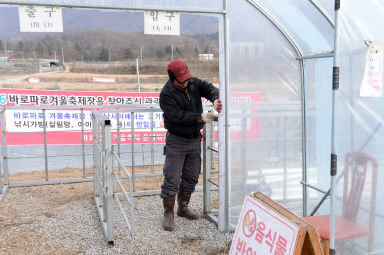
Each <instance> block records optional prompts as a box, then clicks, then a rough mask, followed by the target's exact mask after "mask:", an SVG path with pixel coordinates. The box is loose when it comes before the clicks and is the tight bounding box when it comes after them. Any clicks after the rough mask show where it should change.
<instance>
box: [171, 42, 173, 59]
mask: <svg viewBox="0 0 384 255" xmlns="http://www.w3.org/2000/svg"><path fill="white" fill-rule="evenodd" d="M171 60H173V43H172V47H171Z"/></svg>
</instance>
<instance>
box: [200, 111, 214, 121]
mask: <svg viewBox="0 0 384 255" xmlns="http://www.w3.org/2000/svg"><path fill="white" fill-rule="evenodd" d="M214 118H215V116H214V115H213V114H212V113H211V112H203V113H202V114H201V120H202V121H204V122H205V123H212V121H213V119H214Z"/></svg>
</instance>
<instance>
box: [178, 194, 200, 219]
mask: <svg viewBox="0 0 384 255" xmlns="http://www.w3.org/2000/svg"><path fill="white" fill-rule="evenodd" d="M191 194H192V192H185V191H180V192H179V193H178V195H177V202H178V204H179V207H178V209H177V215H178V216H180V217H185V218H187V219H189V220H196V219H198V218H200V215H198V214H197V213H194V212H192V211H191V210H189V209H188V204H189V200H191Z"/></svg>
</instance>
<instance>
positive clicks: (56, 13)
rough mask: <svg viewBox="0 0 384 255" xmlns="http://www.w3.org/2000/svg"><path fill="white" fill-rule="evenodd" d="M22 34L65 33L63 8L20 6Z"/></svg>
mask: <svg viewBox="0 0 384 255" xmlns="http://www.w3.org/2000/svg"><path fill="white" fill-rule="evenodd" d="M19 21H20V32H63V17H62V13H61V7H55V6H33V5H20V6H19Z"/></svg>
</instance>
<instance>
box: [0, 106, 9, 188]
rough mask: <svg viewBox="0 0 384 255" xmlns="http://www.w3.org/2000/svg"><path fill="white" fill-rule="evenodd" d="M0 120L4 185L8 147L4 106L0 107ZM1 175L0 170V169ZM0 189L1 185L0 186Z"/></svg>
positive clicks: (6, 180)
mask: <svg viewBox="0 0 384 255" xmlns="http://www.w3.org/2000/svg"><path fill="white" fill-rule="evenodd" d="M0 122H1V153H2V157H3V169H2V170H3V174H4V185H8V148H7V126H6V123H5V107H2V108H1V112H0ZM0 175H1V171H0ZM0 185H2V184H1V177H0ZM0 188H1V189H0V190H1V191H2V190H3V189H2V187H1V186H0Z"/></svg>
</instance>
